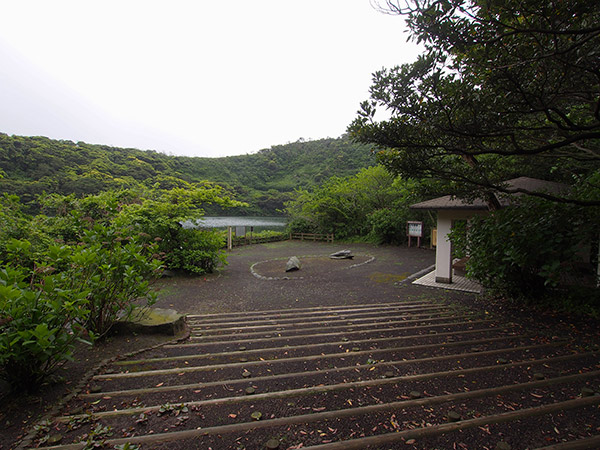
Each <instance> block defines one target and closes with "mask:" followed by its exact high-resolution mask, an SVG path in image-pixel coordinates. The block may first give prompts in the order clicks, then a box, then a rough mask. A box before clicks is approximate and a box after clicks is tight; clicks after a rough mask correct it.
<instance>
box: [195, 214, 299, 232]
mask: <svg viewBox="0 0 600 450" xmlns="http://www.w3.org/2000/svg"><path fill="white" fill-rule="evenodd" d="M286 224H287V219H286V218H285V217H253V216H249V217H204V218H203V219H202V220H201V221H199V222H198V226H199V227H202V228H227V227H244V226H245V227H246V228H247V229H248V231H250V227H254V231H256V232H259V231H265V230H274V231H283V229H284V228H285V226H286ZM184 226H190V224H188V223H186V224H184Z"/></svg>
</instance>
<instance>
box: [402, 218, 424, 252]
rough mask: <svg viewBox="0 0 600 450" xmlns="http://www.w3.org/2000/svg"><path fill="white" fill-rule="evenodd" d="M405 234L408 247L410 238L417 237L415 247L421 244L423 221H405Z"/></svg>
mask: <svg viewBox="0 0 600 450" xmlns="http://www.w3.org/2000/svg"><path fill="white" fill-rule="evenodd" d="M406 235H407V236H408V246H409V247H410V241H411V238H413V237H416V238H417V247H420V246H421V238H422V237H423V222H415V221H409V222H407V223H406Z"/></svg>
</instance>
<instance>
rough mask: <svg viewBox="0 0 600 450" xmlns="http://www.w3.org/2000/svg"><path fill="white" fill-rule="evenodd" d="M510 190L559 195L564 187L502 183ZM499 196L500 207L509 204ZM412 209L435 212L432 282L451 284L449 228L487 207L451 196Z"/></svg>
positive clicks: (548, 183) (518, 181) (506, 197)
mask: <svg viewBox="0 0 600 450" xmlns="http://www.w3.org/2000/svg"><path fill="white" fill-rule="evenodd" d="M504 184H506V185H507V187H508V188H510V189H524V190H527V191H530V192H552V193H556V192H561V191H564V190H565V189H568V186H567V185H565V184H561V183H555V182H551V181H545V180H539V179H537V178H529V177H520V178H515V179H512V180H507V181H505V182H504ZM518 195H520V194H518V193H517V194H511V195H502V196H499V197H498V200H499V202H500V204H501V205H502V206H507V205H508V204H510V203H511V201H512V199H513V198H514V196H518ZM411 208H412V209H425V210H434V211H436V212H437V245H436V254H435V282H436V283H444V284H450V283H452V262H453V261H452V242H450V239H449V234H450V230H451V229H452V224H453V223H454V222H455V221H457V220H469V219H470V218H472V217H474V216H476V215H485V214H488V213H489V208H488V204H487V203H486V202H485V201H484V200H483V199H475V200H474V201H471V202H469V201H466V200H461V199H459V198H456V197H454V196H451V195H445V196H443V197H439V198H434V199H432V200H427V201H424V202H420V203H416V204H414V205H411Z"/></svg>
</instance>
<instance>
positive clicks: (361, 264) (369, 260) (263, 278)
mask: <svg viewBox="0 0 600 450" xmlns="http://www.w3.org/2000/svg"><path fill="white" fill-rule="evenodd" d="M324 256H325V255H302V256H298V258H322V257H324ZM357 256H367V257H369V259H367V260H366V261H364V262H361V263H359V264H353V265H351V266H349V267H345V268H344V269H342V270H348V269H353V268H355V267H360V266H364V265H365V264H369V263H370V262H373V261H375V257H374V256H372V255H357ZM286 259H289V257H284V258H273V259H267V260H265V261H258V262H255V263H254V264H252V265H251V266H250V273H251V274H252V275H254V277H256V278H258V279H259V280H265V281H274V280H304V277H287V276H285V277H265V276H263V275H260V274H259V273H257V272H256V270H255V269H254V267H255V266H257V265H258V264H262V263H266V262H269V261H285V260H286Z"/></svg>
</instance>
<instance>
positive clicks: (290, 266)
mask: <svg viewBox="0 0 600 450" xmlns="http://www.w3.org/2000/svg"><path fill="white" fill-rule="evenodd" d="M300 267H301V264H300V260H299V259H298V258H297V257H296V256H292V257H291V258H290V259H289V261H288V262H287V264H286V265H285V271H286V272H293V271H295V270H300Z"/></svg>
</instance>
